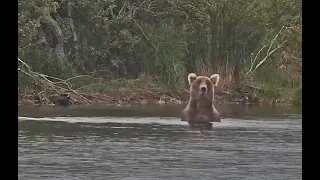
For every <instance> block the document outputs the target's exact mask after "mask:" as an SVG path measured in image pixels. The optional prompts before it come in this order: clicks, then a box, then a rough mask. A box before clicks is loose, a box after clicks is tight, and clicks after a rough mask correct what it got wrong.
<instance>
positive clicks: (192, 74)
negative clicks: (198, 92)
mask: <svg viewBox="0 0 320 180" xmlns="http://www.w3.org/2000/svg"><path fill="white" fill-rule="evenodd" d="M196 78H197V75H196V74H195V73H190V74H189V75H188V82H189V85H191V84H192V82H193V81H194V80H195V79H196Z"/></svg>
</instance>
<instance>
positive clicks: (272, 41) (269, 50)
mask: <svg viewBox="0 0 320 180" xmlns="http://www.w3.org/2000/svg"><path fill="white" fill-rule="evenodd" d="M283 28H284V26H282V27H281V29H280V30H279V32H278V33H277V34H276V35H275V37H274V38H273V39H272V40H271V42H270V44H269V48H268V50H267V53H266V55H265V57H264V58H263V59H262V60H261V61H259V62H258V64H257V65H255V67H254V68H253V66H254V64H255V62H256V60H257V57H258V55H259V54H260V52H261V51H262V50H263V49H264V48H265V47H267V45H264V46H263V47H262V48H261V49H260V50H259V51H258V53H257V54H256V57H255V58H254V60H251V66H250V69H249V71H248V72H247V73H246V74H249V73H253V72H255V71H256V70H257V69H258V68H259V67H260V66H261V65H262V64H263V63H264V62H265V61H266V60H267V59H268V57H270V55H271V54H273V53H274V52H275V51H276V50H278V49H279V48H281V47H282V46H283V44H285V43H286V42H283V43H282V44H280V45H278V46H277V47H275V48H274V49H273V50H271V48H272V46H273V44H274V43H275V42H276V40H277V38H278V36H279V34H280V33H281V31H282V30H283Z"/></svg>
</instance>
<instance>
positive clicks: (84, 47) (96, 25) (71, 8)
mask: <svg viewBox="0 0 320 180" xmlns="http://www.w3.org/2000/svg"><path fill="white" fill-rule="evenodd" d="M301 4H302V2H301V1H298V0H273V1H268V0H228V1H226V0H153V1H149V0H145V1H142V0H29V1H23V0H18V9H19V10H18V17H19V18H18V24H19V27H18V28H19V33H18V36H19V37H18V38H19V47H18V51H19V59H18V61H19V68H20V70H21V71H20V72H19V91H21V92H28V91H30V90H36V91H43V90H45V92H46V93H49V92H50V91H52V89H56V90H57V88H56V87H58V84H59V83H60V85H61V86H68V87H69V88H70V86H72V88H70V89H73V90H74V92H75V90H77V92H78V91H80V90H81V91H86V92H88V91H92V92H108V91H110V90H112V89H114V90H115V91H118V90H119V88H120V87H121V88H125V87H127V88H130V89H129V90H130V91H134V90H133V89H138V90H139V91H143V90H144V89H145V90H149V91H151V90H150V89H152V88H154V89H158V91H159V92H162V93H163V92H164V91H170V92H172V91H173V90H176V91H178V90H181V89H185V87H186V76H187V74H188V73H190V72H195V73H196V74H205V75H209V74H212V73H219V74H220V75H221V78H222V79H221V83H220V87H222V88H223V89H226V90H237V89H249V90H251V94H253V95H254V96H258V97H265V98H267V99H272V100H274V99H277V100H278V101H286V102H295V103H301V99H302V98H301V91H302V90H301V86H302V84H301V83H302V82H301V81H302V80H301V76H302V66H301V63H302V52H301V51H302V47H301V43H302V22H301V21H302V18H301V16H302V14H301V13H302V10H301ZM80 75H81V76H80ZM84 75H86V76H84ZM60 85H59V86H60ZM154 91H155V90H154Z"/></svg>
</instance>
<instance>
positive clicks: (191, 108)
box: [181, 73, 221, 124]
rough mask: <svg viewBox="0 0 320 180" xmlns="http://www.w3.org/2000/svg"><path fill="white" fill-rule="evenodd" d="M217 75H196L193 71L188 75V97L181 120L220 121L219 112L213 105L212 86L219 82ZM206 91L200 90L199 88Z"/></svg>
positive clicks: (196, 122)
mask: <svg viewBox="0 0 320 180" xmlns="http://www.w3.org/2000/svg"><path fill="white" fill-rule="evenodd" d="M219 79H220V77H219V75H218V74H213V75H212V76H210V78H209V77H207V76H196V75H195V74H194V73H190V74H189V75H188V82H189V85H190V99H189V103H188V105H187V107H186V108H185V109H184V110H183V112H182V118H181V120H182V121H187V122H188V123H189V124H199V123H201V124H203V123H205V124H211V123H210V122H221V119H220V113H219V112H218V111H217V110H216V108H215V107H214V104H213V102H214V87H215V86H217V84H218V82H219ZM202 87H204V88H206V91H201V88H202Z"/></svg>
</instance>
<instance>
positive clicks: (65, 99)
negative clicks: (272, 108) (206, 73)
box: [18, 90, 288, 106]
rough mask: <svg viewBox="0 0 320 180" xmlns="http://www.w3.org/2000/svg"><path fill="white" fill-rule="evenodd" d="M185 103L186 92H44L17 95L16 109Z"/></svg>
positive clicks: (246, 98)
mask: <svg viewBox="0 0 320 180" xmlns="http://www.w3.org/2000/svg"><path fill="white" fill-rule="evenodd" d="M188 100H189V91H188V90H185V91H183V92H179V93H163V94H160V93H150V92H139V93H137V92H132V91H113V92H105V93H89V92H76V93H75V92H64V93H59V94H58V93H54V94H50V95H45V93H44V92H42V91H41V92H35V91H33V92H27V93H26V92H19V93H18V106H26V105H28V106H30V105H31V106H32V105H34V106H54V105H58V106H72V105H126V104H148V103H152V104H183V103H187V102H188ZM215 103H218V104H220V103H222V104H256V105H261V104H269V105H270V104H288V103H286V102H278V101H276V100H268V99H262V98H258V97H255V96H253V95H251V94H249V93H241V92H235V91H227V90H224V91H218V92H216V93H215Z"/></svg>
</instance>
